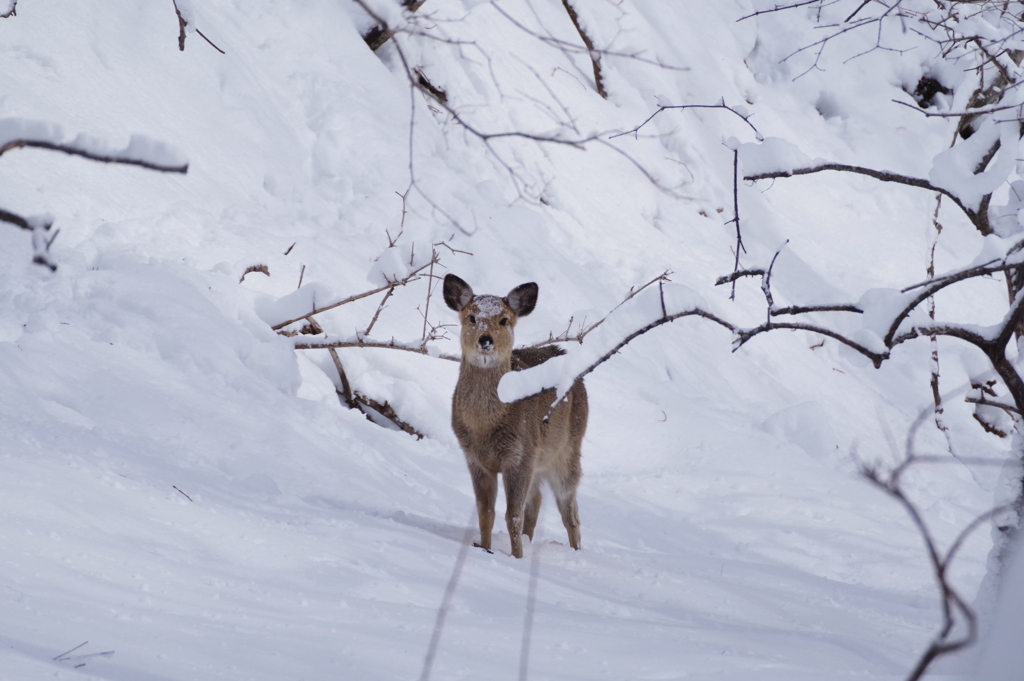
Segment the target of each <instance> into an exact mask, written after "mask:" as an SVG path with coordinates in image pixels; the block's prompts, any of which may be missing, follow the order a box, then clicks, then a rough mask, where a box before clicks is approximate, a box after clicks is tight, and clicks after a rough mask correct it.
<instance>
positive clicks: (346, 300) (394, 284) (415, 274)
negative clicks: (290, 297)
mask: <svg viewBox="0 0 1024 681" xmlns="http://www.w3.org/2000/svg"><path fill="white" fill-rule="evenodd" d="M436 261H437V253H434V256H433V257H432V258H431V259H430V262H428V263H427V264H425V265H421V266H420V267H417V268H416V269H415V270H413V271H412V272H410V273H409V274H408V275H407V276H406V277H404V278H403V279H399V280H397V281H392V282H388V283H387V284H385V285H384V286H381V287H379V288H375V289H373V290H372V291H364V292H363V293H357V294H356V295H354V296H349V297H348V298H344V299H342V300H339V301H337V302H335V303H331V304H330V305H325V306H324V307H321V308H313V310H312V311H310V312H306V313H303V314H302V315H299V316H298V317H295V318H294V319H289V320H288V321H286V322H280V323H278V324H274V325H273V326H271V327H270V328H271V329H273V330H274V331H280V330H281V329H283V328H284V327H286V326H288V325H289V324H294V323H295V322H297V321H301V320H303V319H305V318H306V317H310V316H312V315H316V314H320V313H321V312H327V311H328V310H333V309H334V308H336V307H341V306H342V305H347V304H348V303H352V302H355V301H357V300H361V299H362V298H366V297H367V296H372V295H373V294H375V293H380V292H381V291H389V290H391V289H394V288H396V287H398V286H405V285H406V284H408V283H410V282H413V281H416V280H417V279H419V276H418V275H419V273H420V272H422V271H423V270H425V269H427V268H428V267H430V266H431V265H433V264H434V263H435V262H436ZM382 304H383V303H382ZM374 319H375V320H376V316H375V317H374Z"/></svg>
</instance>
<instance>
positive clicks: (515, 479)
mask: <svg viewBox="0 0 1024 681" xmlns="http://www.w3.org/2000/svg"><path fill="white" fill-rule="evenodd" d="M503 477H504V479H505V500H506V501H507V502H508V506H507V508H506V509H505V524H506V525H507V526H508V536H509V538H510V539H511V540H512V555H513V556H515V557H516V558H522V557H523V527H524V525H523V523H524V515H525V513H526V498H527V495H528V494H529V492H530V482H531V481H532V479H533V467H532V466H530V465H526V464H522V465H520V466H519V467H517V468H514V469H512V470H507V471H505V472H504V474H503Z"/></svg>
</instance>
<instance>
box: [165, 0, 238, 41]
mask: <svg viewBox="0 0 1024 681" xmlns="http://www.w3.org/2000/svg"><path fill="white" fill-rule="evenodd" d="M171 2H173V3H174V13H175V14H177V15H178V50H179V51H181V52H184V51H185V28H186V27H187V26H188V21H187V20H186V19H185V17H184V16H182V14H181V10H180V9H178V2H177V0H171ZM196 33H198V34H199V37H200V38H202V39H203V40H205V41H206V42H208V43H209V44H210V47H212V48H213V49H215V50H217V51H218V52H220V53H221V54H227V53H226V52H224V50H222V49H220V48H219V47H217V46H216V45H214V43H213V41H212V40H210V39H209V38H207V37H206V36H205V35H203V32H202V31H200V30H199V29H198V28H197V29H196Z"/></svg>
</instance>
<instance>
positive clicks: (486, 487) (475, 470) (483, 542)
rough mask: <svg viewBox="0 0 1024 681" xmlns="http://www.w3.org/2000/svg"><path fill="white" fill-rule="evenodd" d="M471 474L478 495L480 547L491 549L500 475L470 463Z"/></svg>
mask: <svg viewBox="0 0 1024 681" xmlns="http://www.w3.org/2000/svg"><path fill="white" fill-rule="evenodd" d="M469 476H470V478H471V479H472V480H473V493H474V494H475V495H476V515H477V519H478V520H479V521H480V547H481V548H484V549H487V550H488V551H490V550H491V529H492V528H493V527H494V502H495V500H496V499H497V498H498V476H497V474H496V473H491V472H490V471H489V470H487V469H485V468H482V467H480V466H477V465H474V464H470V465H469Z"/></svg>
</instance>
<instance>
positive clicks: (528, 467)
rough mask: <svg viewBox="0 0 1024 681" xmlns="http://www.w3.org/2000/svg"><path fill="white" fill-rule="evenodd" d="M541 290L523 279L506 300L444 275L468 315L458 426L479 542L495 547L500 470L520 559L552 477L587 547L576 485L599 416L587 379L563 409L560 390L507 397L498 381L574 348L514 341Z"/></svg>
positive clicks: (449, 296) (447, 296) (455, 399)
mask: <svg viewBox="0 0 1024 681" xmlns="http://www.w3.org/2000/svg"><path fill="white" fill-rule="evenodd" d="M537 293H538V286H537V284H536V283H533V282H530V283H527V284H521V285H519V286H516V287H515V288H514V289H512V290H511V291H509V293H508V295H506V296H505V297H504V298H502V297H499V296H493V295H475V294H474V293H473V289H472V288H471V287H470V285H469V284H467V283H466V282H465V281H463V280H462V279H460V278H459V277H457V276H455V275H454V274H448V275H447V276H445V278H444V301H445V303H446V304H447V305H448V307H450V308H451V309H452V310H455V311H456V312H458V313H459V320H460V323H461V330H460V336H459V338H460V343H461V346H462V358H461V361H460V364H459V379H458V382H457V383H456V385H455V393H454V394H453V395H452V430H454V431H455V437H456V438H457V439H458V441H459V446H460V447H461V448H462V452H463V453H464V454H465V456H466V464H467V465H468V467H469V477H470V480H471V481H472V483H473V493H474V495H475V496H476V510H477V518H478V520H479V522H480V541H479V543H478V544H476V545H477V546H479V547H480V548H483V549H485V550H487V551H490V550H491V530H492V529H493V527H494V507H495V502H496V500H497V495H498V474H499V473H500V474H501V477H502V482H503V484H504V488H505V501H506V510H505V524H506V526H507V527H508V534H509V537H510V538H511V540H512V555H513V556H514V557H516V558H522V557H523V539H522V535H524V534H525V535H526V536H527V537H529V538H530V541H531V542H532V541H533V534H534V529H535V528H536V526H537V517H538V515H539V513H540V504H541V491H540V486H541V482H542V481H546V482H547V484H548V486H549V487H550V488H551V491H552V492H553V493H554V496H555V503H556V504H557V505H558V511H559V513H560V514H561V516H562V524H563V525H565V530H566V532H567V533H568V535H569V545H570V546H571V547H572V548H574V549H576V550H577V551H578V550H579V548H580V514H579V507H578V505H577V502H576V489H577V487H578V486H579V483H580V478H581V477H582V475H583V468H582V466H581V464H580V458H581V446H582V442H583V435H584V433H586V430H587V416H588V413H589V405H588V402H587V389H586V388H585V387H584V385H583V381H582V380H578V381H576V383H574V384H573V386H572V388H571V389H570V390H569V392H568V393H567V394H566V396H565V398H564V399H563V400H560V401H559V403H558V405H557V406H556V407H555V408H554V410H553V411H551V405H552V404H553V403H554V401H555V398H556V395H555V391H554V390H553V389H549V390H545V391H543V392H541V393H538V394H536V395H532V396H530V397H526V398H523V399H520V400H516V401H515V402H511V403H507V404H506V403H505V402H502V401H501V399H499V397H498V382H499V381H500V380H501V377H502V376H504V375H505V374H507V373H508V372H510V371H521V370H523V369H527V368H530V367H533V366H537V365H539V364H542V363H544V362H546V361H547V360H549V359H551V358H552V357H556V356H558V355H562V354H565V351H564V350H562V349H560V348H558V347H556V346H554V345H547V346H540V347H536V346H535V347H531V348H519V349H513V347H512V346H513V344H514V342H515V327H516V323H517V322H518V321H519V318H520V317H525V316H526V315H528V314H530V313H531V312H533V310H534V308H535V307H536V305H537ZM549 411H551V413H550V414H549Z"/></svg>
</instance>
